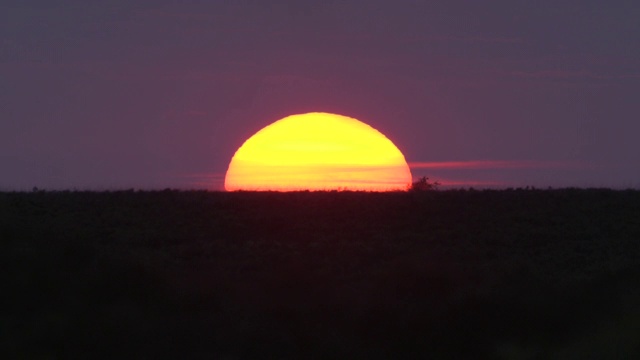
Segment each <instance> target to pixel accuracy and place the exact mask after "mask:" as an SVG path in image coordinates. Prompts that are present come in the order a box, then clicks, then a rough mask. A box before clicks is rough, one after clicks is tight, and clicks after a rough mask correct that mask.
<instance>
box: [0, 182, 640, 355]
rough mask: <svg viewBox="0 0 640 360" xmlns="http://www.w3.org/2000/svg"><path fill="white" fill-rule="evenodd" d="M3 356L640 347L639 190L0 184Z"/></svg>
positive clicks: (615, 351)
mask: <svg viewBox="0 0 640 360" xmlns="http://www.w3.org/2000/svg"><path fill="white" fill-rule="evenodd" d="M0 294H1V295H0V299H1V300H0V301H1V302H2V306H1V307H0V357H1V358H5V359H9V358H33V359H67V358H96V357H97V358H118V359H123V358H136V359H155V358H202V359H212V358H225V359H244V358H369V359H387V358H395V359H401V358H425V357H429V358H469V359H484V358H486V359H537V358H541V359H548V358H549V359H554V358H556V359H589V358H593V359H605V358H606V359H632V358H640V192H638V191H611V190H597V189H593V190H578V189H564V190H544V191H542V190H502V191H428V192H422V193H387V194H376V193H357V192H353V193H352V192H344V193H340V192H339V193H331V192H329V193H313V192H311V193H309V192H300V193H245V192H240V193H211V192H203V191H190V192H178V191H160V192H138V191H120V192H101V193H93V192H42V191H40V192H32V193H0Z"/></svg>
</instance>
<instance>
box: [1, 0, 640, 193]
mask: <svg viewBox="0 0 640 360" xmlns="http://www.w3.org/2000/svg"><path fill="white" fill-rule="evenodd" d="M637 18H638V16H637V5H636V4H635V3H634V2H607V3H605V2H602V1H595V0H586V1H580V2H577V3H576V2H557V1H551V0H548V1H542V2H521V1H508V0H499V1H492V2H490V3H487V2H478V1H471V0H452V1H441V2H426V1H424V2H419V1H410V0H399V1H386V0H370V1H367V2H362V1H357V0H344V1H310V0H309V1H304V0H303V1H293V0H274V1H242V2H232V1H211V2H175V1H168V0H156V1H147V0H143V1H136V2H131V1H124V0H113V1H108V2H86V1H82V2H81V1H74V0H65V1H56V2H52V1H45V0H34V1H29V2H24V1H17V0H7V1H4V2H3V5H2V11H0V21H1V23H2V30H1V31H0V173H1V174H2V176H0V190H14V189H16V190H18V189H23V190H24V189H27V190H28V189H31V188H32V187H33V186H37V187H39V188H43V189H49V188H51V189H73V188H77V189H112V188H131V187H135V188H149V189H155V188H165V187H176V188H207V189H214V190H222V189H223V183H224V174H225V171H226V169H227V166H228V164H229V159H231V157H232V156H233V154H234V152H235V151H236V150H237V149H238V146H239V144H241V143H242V142H243V141H245V140H246V139H248V138H249V137H250V136H251V135H253V134H254V133H255V132H256V131H257V130H258V129H261V128H262V127H263V126H264V122H265V121H267V120H268V119H281V118H283V117H285V116H287V115H290V114H301V113H308V112H328V113H337V114H348V115H349V116H352V117H354V118H356V119H366V123H367V124H369V125H371V126H372V127H373V128H375V129H378V130H379V131H380V132H381V133H383V134H385V135H386V136H387V137H389V138H390V139H393V142H394V143H395V144H396V145H398V146H399V147H400V148H401V149H402V152H403V154H404V156H405V158H406V160H407V161H408V162H409V165H410V167H411V171H412V173H413V176H414V177H420V176H429V177H430V178H432V179H434V180H448V181H450V183H452V184H453V183H456V184H471V183H477V184H506V185H504V186H520V185H535V186H538V187H546V186H554V187H557V186H602V187H640V141H638V134H640V121H638V119H639V118H640V102H639V101H637V94H638V93H640V47H639V46H637V39H638V38H640V22H639V21H637ZM412 164H413V165H412ZM428 164H432V165H428ZM444 164H448V165H446V166H445V165H444ZM499 186H503V185H499Z"/></svg>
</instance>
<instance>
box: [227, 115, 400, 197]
mask: <svg viewBox="0 0 640 360" xmlns="http://www.w3.org/2000/svg"><path fill="white" fill-rule="evenodd" d="M409 184H411V171H410V170H409V166H408V165H407V162H406V160H405V158H404V155H402V152H400V150H398V148H397V147H396V146H395V145H394V144H393V143H392V142H391V140H389V139H388V138H387V137H385V136H384V135H383V134H382V133H380V132H379V131H378V130H376V129H374V128H372V127H371V126H369V125H367V124H365V123H363V122H361V121H358V120H356V119H353V118H350V117H347V116H342V115H336V114H329V113H321V112H314V113H307V114H299V115H291V116H288V117H286V118H284V119H281V120H278V121H276V122H274V123H272V124H271V125H268V126H266V127H264V128H263V129H262V130H260V131H258V132H257V133H255V134H254V135H253V136H252V137H250V138H249V139H248V140H247V141H245V142H244V144H242V146H241V147H240V148H239V149H238V151H236V153H235V155H234V156H233V158H232V159H231V163H230V164H229V169H228V170H227V174H226V177H225V182H224V187H225V189H226V190H227V191H235V190H249V191H299V190H353V191H399V190H400V191H403V190H406V189H407V188H408V185H409Z"/></svg>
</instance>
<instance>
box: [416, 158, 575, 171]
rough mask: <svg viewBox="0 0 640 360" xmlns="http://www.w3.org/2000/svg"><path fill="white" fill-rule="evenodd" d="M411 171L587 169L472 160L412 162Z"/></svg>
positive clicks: (555, 163)
mask: <svg viewBox="0 0 640 360" xmlns="http://www.w3.org/2000/svg"><path fill="white" fill-rule="evenodd" d="M409 167H410V168H411V169H449V170H491V169H552V168H553V169H567V168H574V169H575V168H585V167H587V165H586V164H583V163H579V162H564V161H504V160H472V161H441V162H410V163H409Z"/></svg>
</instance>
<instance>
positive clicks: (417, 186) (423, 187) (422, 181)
mask: <svg viewBox="0 0 640 360" xmlns="http://www.w3.org/2000/svg"><path fill="white" fill-rule="evenodd" d="M438 186H440V183H439V182H437V181H434V182H430V181H429V178H428V177H426V176H423V177H421V178H419V179H418V180H416V181H414V182H413V183H412V184H411V187H410V188H409V190H410V191H430V190H437V187H438Z"/></svg>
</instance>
